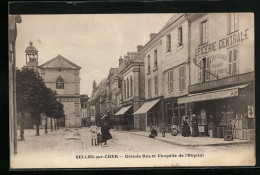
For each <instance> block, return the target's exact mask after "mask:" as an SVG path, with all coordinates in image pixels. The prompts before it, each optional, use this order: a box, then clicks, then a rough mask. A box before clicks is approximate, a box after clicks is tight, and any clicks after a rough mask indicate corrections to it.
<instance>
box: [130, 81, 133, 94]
mask: <svg viewBox="0 0 260 175" xmlns="http://www.w3.org/2000/svg"><path fill="white" fill-rule="evenodd" d="M130 95H131V97H132V96H133V79H132V76H131V77H130Z"/></svg>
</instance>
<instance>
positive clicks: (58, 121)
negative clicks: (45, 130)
mask: <svg viewBox="0 0 260 175" xmlns="http://www.w3.org/2000/svg"><path fill="white" fill-rule="evenodd" d="M57 129H60V127H59V119H57Z"/></svg>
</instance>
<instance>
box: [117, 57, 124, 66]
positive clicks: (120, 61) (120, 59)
mask: <svg viewBox="0 0 260 175" xmlns="http://www.w3.org/2000/svg"><path fill="white" fill-rule="evenodd" d="M118 60H119V66H120V65H121V64H122V63H123V61H124V59H123V58H122V56H120V58H119V59H118Z"/></svg>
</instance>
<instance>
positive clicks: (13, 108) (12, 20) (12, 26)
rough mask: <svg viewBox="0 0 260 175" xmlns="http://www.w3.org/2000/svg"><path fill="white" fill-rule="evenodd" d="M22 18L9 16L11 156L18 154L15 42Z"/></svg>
mask: <svg viewBox="0 0 260 175" xmlns="http://www.w3.org/2000/svg"><path fill="white" fill-rule="evenodd" d="M21 22H22V18H21V16H20V15H10V16H9V54H10V55H9V59H10V60H9V64H10V65H11V66H10V67H9V69H11V70H10V71H9V73H10V75H9V76H10V82H9V89H10V92H9V93H10V95H9V98H10V100H11V103H10V104H9V105H10V106H9V108H10V111H9V112H10V116H9V117H10V119H9V122H10V126H11V128H10V129H11V130H10V144H13V145H10V146H11V149H10V151H13V152H12V153H11V154H16V153H17V131H16V127H17V104H16V54H15V53H16V50H15V40H16V37H17V28H16V23H21Z"/></svg>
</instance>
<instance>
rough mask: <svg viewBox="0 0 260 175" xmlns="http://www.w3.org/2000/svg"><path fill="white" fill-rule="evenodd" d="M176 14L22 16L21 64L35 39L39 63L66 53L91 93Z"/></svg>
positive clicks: (82, 88) (18, 48)
mask: <svg viewBox="0 0 260 175" xmlns="http://www.w3.org/2000/svg"><path fill="white" fill-rule="evenodd" d="M172 15H173V14H166V13H165V14H87V15H78V14H77V15H75V14H74V15H22V16H21V17H22V23H18V24H17V30H18V35H17V39H16V59H17V63H16V64H17V67H19V68H21V67H22V66H25V64H26V59H25V49H26V47H27V46H29V42H30V41H32V42H33V46H35V47H36V48H37V50H38V56H39V60H38V61H39V65H41V64H43V63H45V62H46V61H48V60H50V59H52V58H54V57H56V56H57V55H59V54H60V55H62V56H63V57H65V58H67V59H69V60H70V61H72V62H73V63H75V64H77V65H78V66H80V67H81V70H80V78H81V81H80V93H81V94H88V95H89V96H90V95H91V92H92V82H93V81H94V80H95V81H96V82H97V83H99V82H100V81H101V80H102V79H104V78H106V77H107V76H108V73H109V69H110V68H116V67H118V64H119V63H118V59H119V58H120V56H124V55H126V53H127V52H133V51H136V50H137V45H145V44H146V43H147V42H148V41H149V38H150V36H149V35H150V33H157V32H159V30H160V29H161V28H162V27H163V25H164V24H165V23H166V22H167V21H168V20H169V19H170V17H171V16H172Z"/></svg>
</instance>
